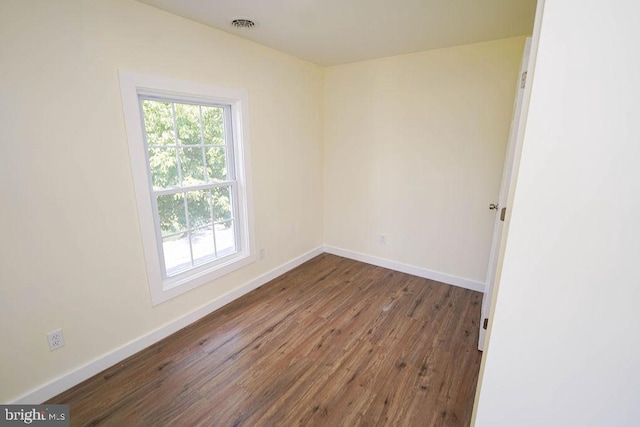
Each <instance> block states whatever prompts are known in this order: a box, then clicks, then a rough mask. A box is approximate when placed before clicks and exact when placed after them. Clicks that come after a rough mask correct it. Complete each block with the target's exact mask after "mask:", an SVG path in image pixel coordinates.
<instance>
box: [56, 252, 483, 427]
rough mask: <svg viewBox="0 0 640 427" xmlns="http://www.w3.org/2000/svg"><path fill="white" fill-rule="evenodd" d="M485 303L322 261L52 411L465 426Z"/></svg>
mask: <svg viewBox="0 0 640 427" xmlns="http://www.w3.org/2000/svg"><path fill="white" fill-rule="evenodd" d="M481 296H482V295H481V294H480V293H478V292H473V291H469V290H465V289H461V288H456V287H452V286H449V285H445V284H442V283H437V282H434V281H430V280H426V279H423V278H419V277H415V276H411V275H407V274H404V273H399V272H396V271H391V270H387V269H384V268H381V267H376V266H372V265H368V264H364V263H360V262H357V261H352V260H348V259H345V258H341V257H337V256H334V255H329V254H322V255H320V256H318V257H316V258H314V259H312V260H310V261H309V262H307V263H305V264H303V265H301V266H300V267H298V268H296V269H294V270H292V271H290V272H289V273H287V274H285V275H283V276H281V277H278V278H276V279H275V280H273V281H271V282H269V283H268V284H266V285H264V286H262V287H261V288H259V289H256V290H255V291H253V292H251V293H249V294H247V295H245V296H243V297H241V298H239V299H237V300H236V301H233V302H232V303H230V304H228V305H226V306H225V307H222V308H221V309H219V310H217V311H216V312H214V313H212V314H210V315H208V316H206V317H205V318H203V319H201V320H199V321H198V322H196V323H194V324H192V325H190V326H188V327H186V328H184V329H183V330H181V331H178V332H177V333H175V334H173V335H172V336H170V337H168V338H166V339H164V340H162V341H160V342H158V343H156V344H154V345H153V346H151V347H149V348H147V349H145V350H143V351H141V352H140V353H138V354H136V355H134V356H132V357H130V358H128V359H127V360H125V361H123V362H121V363H119V364H117V365H115V366H113V367H111V368H109V369H107V370H105V371H104V372H102V373H100V374H99V375H96V376H95V377H93V378H90V379H88V380H87V381H85V382H83V383H82V384H79V385H78V386H76V387H74V388H72V389H70V390H68V391H66V392H64V393H62V394H60V395H59V396H56V397H55V398H53V399H51V400H50V401H49V402H48V403H66V404H69V405H70V407H71V425H74V426H76V425H78V426H80V425H127V426H136V425H141V426H146V425H159V426H162V425H167V426H169V425H171V426H173V425H189V426H191V425H204V426H207V425H216V426H218V425H220V426H271V425H286V426H289V425H305V426H307V425H308V426H328V425H330V426H357V425H366V426H387V425H389V426H392V425H393V426H417V425H421V426H422V425H425V426H466V425H469V422H470V418H471V411H472V405H473V397H474V393H475V387H476V382H477V377H478V370H479V367H480V358H481V353H480V352H479V351H477V349H476V341H477V338H478V335H477V334H478V320H479V317H480V301H481Z"/></svg>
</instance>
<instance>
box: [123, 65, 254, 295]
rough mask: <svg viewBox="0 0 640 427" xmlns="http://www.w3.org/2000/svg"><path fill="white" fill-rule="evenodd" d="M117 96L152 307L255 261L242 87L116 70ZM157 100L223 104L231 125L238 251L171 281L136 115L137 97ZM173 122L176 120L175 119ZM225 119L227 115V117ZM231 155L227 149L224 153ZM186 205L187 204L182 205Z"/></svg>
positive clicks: (246, 117)
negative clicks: (125, 139) (167, 99)
mask: <svg viewBox="0 0 640 427" xmlns="http://www.w3.org/2000/svg"><path fill="white" fill-rule="evenodd" d="M119 78H120V93H121V97H122V108H123V112H124V118H125V126H126V131H127V140H128V144H129V156H130V161H131V171H132V176H133V182H134V188H135V194H136V203H137V208H138V218H139V226H140V235H141V237H142V248H143V253H144V257H145V264H146V268H147V278H148V283H149V292H150V297H151V303H152V305H154V306H155V305H158V304H160V303H162V302H165V301H167V300H169V299H171V298H174V297H176V296H177V295H180V294H182V293H184V292H187V291H189V290H191V289H194V288H196V287H198V286H201V285H203V284H205V283H208V282H210V281H212V280H214V279H217V278H219V277H221V276H223V275H225V274H228V273H230V272H232V271H234V270H237V269H239V268H241V267H244V266H246V265H247V264H250V263H252V262H254V261H256V260H257V258H258V257H257V254H256V253H255V245H254V234H255V233H254V222H253V200H252V197H253V194H252V189H251V173H250V171H251V168H250V167H249V165H250V162H251V158H250V150H249V125H248V123H249V107H248V105H249V98H248V92H247V91H246V90H244V89H235V88H225V87H217V86H212V85H208V84H203V83H197V82H191V81H185V80H176V79H170V78H164V77H158V76H150V75H144V74H136V73H132V72H128V71H122V70H120V71H119ZM140 95H145V96H159V97H168V98H171V99H174V98H175V99H176V100H187V101H193V102H196V103H205V104H207V105H209V104H212V105H218V104H220V105H224V106H225V107H224V108H225V109H230V115H231V123H232V124H233V125H232V126H230V125H229V123H226V126H225V129H226V132H232V135H233V137H232V138H229V137H228V136H229V135H227V141H229V140H231V141H233V157H234V159H235V163H234V164H232V165H228V168H230V170H234V171H235V177H234V181H235V185H234V186H233V191H234V196H235V197H234V198H233V200H234V205H235V207H236V209H237V211H236V210H234V212H235V213H234V226H235V230H236V233H239V234H237V235H236V245H237V248H238V252H237V253H236V254H235V255H233V256H230V257H227V258H222V259H220V260H219V262H214V263H212V264H207V265H205V266H202V267H196V268H193V269H190V270H188V271H186V272H184V273H181V274H180V275H177V276H175V277H169V278H165V277H164V275H163V271H164V267H163V265H164V264H163V262H164V261H163V260H162V259H161V258H162V257H161V255H160V254H162V239H161V237H160V236H159V231H158V230H157V227H156V224H155V221H156V217H157V212H155V208H154V206H155V204H154V203H155V202H154V201H153V200H152V199H153V198H152V195H153V194H154V192H153V190H152V187H151V183H150V181H149V173H148V171H147V168H148V166H147V163H148V162H147V154H146V143H145V141H144V139H143V135H144V129H143V125H142V117H141V111H140V100H139V96H140ZM174 120H175V117H174ZM225 120H227V121H229V115H228V114H225ZM227 153H229V151H227ZM185 203H186V202H185Z"/></svg>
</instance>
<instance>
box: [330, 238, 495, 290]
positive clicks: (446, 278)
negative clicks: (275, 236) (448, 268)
mask: <svg viewBox="0 0 640 427" xmlns="http://www.w3.org/2000/svg"><path fill="white" fill-rule="evenodd" d="M324 251H325V252H327V253H329V254H333V255H338V256H341V257H345V258H349V259H353V260H356V261H361V262H365V263H367V264H372V265H377V266H378V267H384V268H388V269H390V270H395V271H399V272H401V273H407V274H411V275H413V276H418V277H423V278H425V279H431V280H435V281H437V282H442V283H446V284H448V285H454V286H458V287H461V288H465V289H470V290H472V291H477V292H484V283H482V282H477V281H475V280H471V279H465V278H463V277H458V276H452V275H451V274H445V273H440V272H437V271H431V270H427V269H426V268H422V267H416V266H413V265H408V264H403V263H400V262H396V261H390V260H388V259H384V258H378V257H375V256H371V255H366V254H363V253H360V252H354V251H350V250H347V249H342V248H336V247H334V246H325V247H324Z"/></svg>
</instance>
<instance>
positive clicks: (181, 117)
mask: <svg viewBox="0 0 640 427" xmlns="http://www.w3.org/2000/svg"><path fill="white" fill-rule="evenodd" d="M175 106H176V128H177V131H178V143H179V144H184V145H194V144H200V142H201V139H200V108H199V107H198V106H197V105H189V104H175Z"/></svg>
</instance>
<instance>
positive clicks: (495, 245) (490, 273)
mask: <svg viewBox="0 0 640 427" xmlns="http://www.w3.org/2000/svg"><path fill="white" fill-rule="evenodd" d="M530 50H531V38H527V41H526V43H525V47H524V54H523V56H522V64H521V65H520V83H519V84H518V89H517V91H516V97H515V101H514V107H513V117H512V119H511V129H510V130H509V142H508V145H507V154H506V156H505V159H504V168H503V171H502V183H501V185H500V196H499V198H498V201H497V203H492V204H491V205H489V209H492V210H494V211H495V213H496V221H495V226H494V229H493V240H492V242H491V255H490V256H489V268H488V270H487V282H486V285H485V291H484V295H483V297H482V311H481V313H482V315H481V317H480V336H479V338H478V350H484V344H485V336H486V333H487V325H488V323H489V313H490V311H491V301H492V298H493V288H494V285H495V281H496V274H497V271H498V263H499V260H500V248H501V244H502V240H503V239H502V234H503V231H504V226H505V223H504V220H505V215H506V206H507V202H508V201H509V190H510V188H511V184H512V177H513V176H514V175H513V172H514V166H515V165H516V164H517V160H516V157H519V153H520V144H521V143H522V139H521V138H520V139H518V129H519V127H520V125H521V123H520V118H521V116H522V104H523V99H524V89H525V87H526V80H527V66H528V65H529V52H530Z"/></svg>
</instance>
